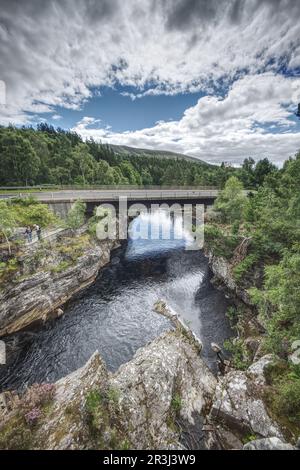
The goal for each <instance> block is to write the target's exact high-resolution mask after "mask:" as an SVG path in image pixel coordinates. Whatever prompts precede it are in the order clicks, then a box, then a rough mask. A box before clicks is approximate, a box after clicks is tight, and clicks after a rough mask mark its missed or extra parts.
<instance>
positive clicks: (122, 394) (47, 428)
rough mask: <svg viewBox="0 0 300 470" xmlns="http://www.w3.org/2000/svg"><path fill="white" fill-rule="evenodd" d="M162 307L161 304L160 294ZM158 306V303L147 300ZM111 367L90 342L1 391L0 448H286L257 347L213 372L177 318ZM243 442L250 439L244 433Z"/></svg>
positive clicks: (263, 359) (265, 362) (192, 338)
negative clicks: (79, 357) (27, 384)
mask: <svg viewBox="0 0 300 470" xmlns="http://www.w3.org/2000/svg"><path fill="white" fill-rule="evenodd" d="M158 307H159V309H160V310H161V309H162V308H163V310H164V312H162V313H163V314H165V312H166V313H167V314H168V311H166V309H167V307H166V306H162V304H160V305H159V306H158ZM156 310H157V306H156ZM171 314H172V316H173V320H174V326H175V329H174V330H173V331H169V332H167V333H164V334H162V335H161V336H160V337H158V338H157V339H156V340H154V341H153V342H151V343H149V344H148V345H146V346H145V347H144V348H141V349H140V350H138V351H137V353H136V354H135V356H134V357H133V359H132V360H131V361H129V362H128V363H126V364H124V365H122V366H121V367H120V368H119V370H118V371H117V372H116V373H114V374H112V373H110V372H108V371H107V369H106V366H105V364H104V362H103V360H102V359H101V357H100V356H99V354H98V353H97V352H96V353H94V355H93V356H92V357H91V359H90V360H89V361H88V362H87V364H86V365H85V366H84V367H82V368H81V369H79V370H77V371H75V372H73V373H72V374H70V375H68V376H67V377H64V378H63V379H60V380H59V381H58V382H56V383H55V384H53V385H50V384H41V385H38V386H33V387H31V388H29V389H28V390H27V391H26V392H25V394H23V395H22V396H20V397H18V396H17V395H16V394H11V393H8V392H7V393H5V394H4V395H3V396H2V401H3V409H2V420H1V421H2V424H1V426H0V447H1V448H2V449H12V448H30V449H184V448H190V449H240V448H246V449H247V448H250V449H253V448H254V449H255V448H293V447H292V446H291V445H289V444H287V443H286V442H285V441H284V437H283V435H282V432H281V430H280V429H279V427H278V425H277V423H276V422H274V421H273V420H272V418H271V417H270V416H269V414H268V412H267V410H266V408H265V405H264V403H263V401H262V399H261V397H262V395H263V393H264V388H265V386H266V382H265V378H264V370H265V367H266V366H267V364H268V363H269V362H270V361H271V360H272V358H271V357H264V358H262V359H261V360H260V361H259V362H257V363H256V364H253V365H252V366H251V368H249V370H247V371H245V372H240V371H235V370H232V371H231V372H230V373H228V374H227V375H226V376H225V377H222V378H216V377H215V376H214V375H213V374H212V373H211V371H210V370H209V369H208V367H207V366H206V364H205V363H204V361H203V360H202V359H201V357H200V350H201V347H199V342H198V340H197V338H195V337H194V336H193V335H192V334H190V332H189V331H188V327H186V326H185V325H183V324H182V323H181V322H179V323H176V322H177V320H176V319H175V318H174V313H173V312H171ZM247 442H249V444H248V443H247Z"/></svg>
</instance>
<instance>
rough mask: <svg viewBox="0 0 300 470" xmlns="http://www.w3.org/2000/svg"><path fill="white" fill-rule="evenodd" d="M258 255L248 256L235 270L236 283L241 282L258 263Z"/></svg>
mask: <svg viewBox="0 0 300 470" xmlns="http://www.w3.org/2000/svg"><path fill="white" fill-rule="evenodd" d="M257 261H258V255H257V254H254V253H253V254H250V255H248V256H246V258H244V259H243V260H242V261H241V262H240V263H239V264H237V265H236V266H235V267H234V268H233V275H234V278H235V280H236V281H241V280H242V278H243V277H244V276H245V274H247V273H248V272H249V271H250V270H251V268H252V267H253V266H254V265H255V263H257Z"/></svg>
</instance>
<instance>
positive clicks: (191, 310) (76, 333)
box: [0, 216, 232, 389]
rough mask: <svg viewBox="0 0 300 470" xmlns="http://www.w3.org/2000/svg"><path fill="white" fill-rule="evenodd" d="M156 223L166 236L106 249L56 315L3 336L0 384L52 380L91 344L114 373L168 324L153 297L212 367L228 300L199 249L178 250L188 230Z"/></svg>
mask: <svg viewBox="0 0 300 470" xmlns="http://www.w3.org/2000/svg"><path fill="white" fill-rule="evenodd" d="M146 222H147V223H148V222H149V221H146ZM161 222H162V224H164V225H166V224H170V226H171V235H172V239H171V240H161V239H160V240H152V241H146V240H134V239H129V240H128V244H127V245H126V246H124V247H123V248H120V249H118V250H116V251H115V252H114V253H112V259H111V263H110V264H109V265H108V266H107V267H106V268H104V269H103V270H102V271H101V273H100V275H99V276H98V278H97V279H96V282H95V283H94V284H93V285H92V286H91V287H89V288H88V289H86V290H85V291H84V292H82V293H81V294H79V295H77V296H76V297H75V298H74V299H73V300H72V301H71V302H69V304H68V305H67V307H66V309H65V314H64V316H63V317H61V318H60V319H58V320H55V321H52V322H49V323H47V324H46V325H45V326H44V327H43V328H40V329H38V330H35V331H31V332H24V333H19V334H16V335H13V336H11V337H10V338H8V339H7V350H8V365H7V366H0V389H13V388H19V387H22V386H24V385H27V384H32V383H34V382H42V381H50V382H53V381H55V380H57V379H59V378H60V377H63V376H65V375H66V374H68V373H70V372H72V371H74V370H75V369H77V368H78V367H81V366H82V365H83V364H84V363H85V362H86V361H87V360H88V359H89V357H90V356H91V354H92V353H93V352H94V351H96V350H98V351H99V352H100V354H101V355H102V357H103V358H104V360H105V361H106V363H107V366H108V368H109V369H110V370H112V371H115V370H116V369H117V368H118V367H119V366H120V365H121V364H122V363H124V362H127V361H128V360H129V359H130V358H132V356H133V354H134V353H135V351H136V350H137V349H138V348H139V347H141V346H144V345H145V344H146V343H148V342H149V341H151V340H153V339H154V338H155V337H157V336H158V335H159V334H160V333H162V332H163V331H165V330H168V329H170V328H171V325H170V322H169V321H168V320H167V319H166V318H164V317H162V316H160V315H159V314H157V313H155V312H154V311H153V305H154V303H155V302H156V301H157V300H158V299H163V300H165V301H166V302H167V303H168V304H169V305H170V306H171V307H172V308H173V309H175V310H176V311H177V312H178V313H179V314H180V315H181V316H182V317H183V318H184V319H185V320H186V321H187V322H189V325H190V327H191V328H192V329H193V330H194V331H195V333H196V334H197V335H198V336H199V337H200V339H201V340H202V342H203V357H204V358H205V360H206V361H207V362H208V364H209V366H210V367H211V368H212V369H213V370H215V355H214V353H212V351H211V348H210V343H211V342H212V341H214V342H217V343H220V344H222V343H223V341H224V339H226V338H228V337H230V336H232V331H231V329H230V326H229V324H228V321H227V318H226V317H225V311H226V309H227V306H228V303H227V300H226V299H225V297H224V295H223V293H222V292H219V291H217V290H216V289H214V287H213V286H212V285H211V283H210V277H211V275H210V272H209V269H208V265H207V259H206V258H205V256H204V255H203V253H202V252H201V251H196V252H195V251H187V250H185V249H184V247H185V245H186V244H187V243H188V236H187V235H186V234H184V233H179V232H178V229H177V227H176V223H174V221H173V220H167V219H164V218H163V220H162V221H161ZM140 223H145V220H143V218H142V216H140V217H139V218H138V219H136V220H135V221H134V222H133V225H132V227H131V228H133V229H135V228H136V227H137V226H138V224H140ZM131 235H132V237H133V238H134V233H131ZM176 238H177V239H176Z"/></svg>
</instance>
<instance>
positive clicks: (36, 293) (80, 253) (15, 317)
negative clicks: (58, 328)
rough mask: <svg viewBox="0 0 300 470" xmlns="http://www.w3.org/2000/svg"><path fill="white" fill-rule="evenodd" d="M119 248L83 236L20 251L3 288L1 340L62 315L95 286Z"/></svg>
mask: <svg viewBox="0 0 300 470" xmlns="http://www.w3.org/2000/svg"><path fill="white" fill-rule="evenodd" d="M117 246H118V242H116V241H112V240H105V241H97V240H95V239H93V238H92V237H90V236H89V235H88V234H87V233H80V234H77V236H75V237H71V236H63V237H60V238H59V239H58V240H55V241H52V242H43V243H41V244H39V245H36V246H35V247H34V249H32V250H28V249H27V250H23V251H19V252H18V253H17V255H16V263H15V267H14V271H13V272H12V273H10V276H9V277H8V279H6V280H5V281H4V282H2V285H1V290H0V336H4V335H8V334H11V333H14V332H16V331H19V330H22V329H24V328H27V327H29V326H32V325H33V324H34V323H36V322H41V321H43V322H44V321H46V320H47V319H48V318H53V317H55V316H59V315H61V314H62V313H63V312H62V310H61V307H62V306H63V305H64V304H65V303H66V302H67V301H68V300H69V299H70V298H71V297H72V296H73V295H74V294H76V293H77V292H79V291H81V290H82V289H84V288H86V287H87V286H89V285H90V284H92V283H93V282H94V280H95V278H96V276H97V274H98V272H99V270H100V269H101V268H102V267H103V266H105V265H106V264H107V263H109V261H110V253H111V251H112V250H113V249H114V248H116V247H117Z"/></svg>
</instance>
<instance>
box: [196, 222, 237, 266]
mask: <svg viewBox="0 0 300 470" xmlns="http://www.w3.org/2000/svg"><path fill="white" fill-rule="evenodd" d="M204 239H205V242H206V243H207V245H208V246H209V247H210V249H211V250H212V251H213V253H214V254H215V255H216V256H223V257H224V258H227V259H230V258H231V257H232V255H233V252H234V250H235V248H236V247H237V245H238V243H239V240H240V239H239V236H238V235H232V234H228V233H226V232H225V231H224V230H223V228H222V227H218V226H217V225H215V224H214V225H212V224H206V225H205V227H204Z"/></svg>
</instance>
